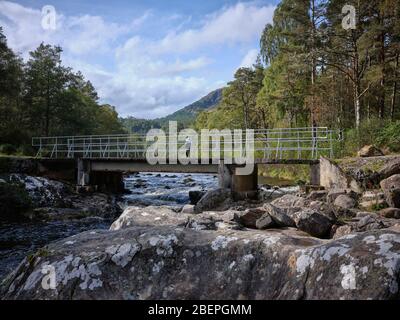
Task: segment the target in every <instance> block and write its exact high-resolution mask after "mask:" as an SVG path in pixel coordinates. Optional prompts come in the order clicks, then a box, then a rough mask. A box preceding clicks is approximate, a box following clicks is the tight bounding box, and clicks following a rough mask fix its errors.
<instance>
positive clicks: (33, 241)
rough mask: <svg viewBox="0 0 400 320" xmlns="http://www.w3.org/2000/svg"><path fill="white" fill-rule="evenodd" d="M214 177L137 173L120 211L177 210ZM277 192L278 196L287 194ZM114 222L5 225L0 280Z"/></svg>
mask: <svg viewBox="0 0 400 320" xmlns="http://www.w3.org/2000/svg"><path fill="white" fill-rule="evenodd" d="M259 182H260V184H269V185H288V184H289V185H290V184H291V182H290V181H282V180H279V179H272V178H265V177H259ZM217 185H218V179H217V176H216V175H209V174H182V173H168V174H166V173H161V174H159V173H138V174H135V175H130V176H127V177H125V188H126V189H128V190H129V191H130V193H129V194H126V195H124V196H123V197H122V199H121V201H120V205H121V207H123V208H124V207H126V206H129V205H136V206H149V205H153V206H154V205H155V206H161V205H162V206H169V207H171V208H174V209H176V210H179V209H180V208H181V207H183V206H184V205H185V204H188V203H189V202H190V201H189V191H191V190H204V191H206V190H210V189H213V188H216V187H217ZM291 189H292V188H280V189H279V190H278V192H281V193H286V192H290V191H292V190H291ZM112 222H113V220H105V219H102V218H98V217H89V218H84V219H80V220H65V221H49V222H24V223H21V222H19V223H7V224H1V225H0V279H2V278H3V277H4V276H6V275H7V274H8V273H9V272H10V271H12V270H13V269H15V268H16V267H17V266H18V264H19V263H20V262H21V261H22V259H23V258H24V257H25V256H27V255H29V254H31V253H34V252H35V251H36V250H37V249H38V248H40V247H42V246H44V245H46V244H48V243H50V242H52V241H54V240H57V239H61V238H66V237H69V236H72V235H74V234H77V233H80V232H83V231H87V230H92V229H108V228H109V227H110V225H111V223H112Z"/></svg>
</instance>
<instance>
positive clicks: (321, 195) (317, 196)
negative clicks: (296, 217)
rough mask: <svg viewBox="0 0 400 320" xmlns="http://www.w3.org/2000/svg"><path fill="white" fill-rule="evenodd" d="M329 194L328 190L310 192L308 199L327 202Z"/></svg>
mask: <svg viewBox="0 0 400 320" xmlns="http://www.w3.org/2000/svg"><path fill="white" fill-rule="evenodd" d="M327 194H328V191H327V190H314V191H311V192H310V194H309V195H308V196H307V199H308V200H321V201H325V200H326V196H327Z"/></svg>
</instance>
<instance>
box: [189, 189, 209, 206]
mask: <svg viewBox="0 0 400 320" xmlns="http://www.w3.org/2000/svg"><path fill="white" fill-rule="evenodd" d="M205 194H206V192H205V191H200V190H192V191H189V199H190V204H193V205H195V204H197V202H199V200H200V199H201V197H203V196H204V195H205Z"/></svg>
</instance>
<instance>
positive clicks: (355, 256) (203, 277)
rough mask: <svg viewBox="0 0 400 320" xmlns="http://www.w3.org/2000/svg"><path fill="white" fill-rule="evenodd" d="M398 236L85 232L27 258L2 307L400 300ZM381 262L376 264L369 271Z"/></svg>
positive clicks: (165, 229) (160, 229) (163, 229)
mask: <svg viewBox="0 0 400 320" xmlns="http://www.w3.org/2000/svg"><path fill="white" fill-rule="evenodd" d="M399 252H400V233H399V232H396V231H393V230H376V231H369V232H365V233H360V234H354V235H349V236H344V237H342V238H340V239H337V240H329V241H328V240H320V239H315V238H312V237H309V236H306V235H304V234H303V233H301V232H296V231H294V230H286V231H281V232H277V231H276V230H271V231H268V230H262V231H258V230H251V231H248V229H247V230H246V231H240V230H216V231H197V230H193V229H187V228H178V227H176V226H157V227H131V228H126V229H121V230H117V231H106V230H98V231H88V232H84V233H81V234H78V235H75V236H73V237H70V238H67V239H64V240H61V241H57V242H54V243H51V244H50V245H48V246H47V247H44V248H42V249H40V250H39V251H38V252H37V253H36V254H34V255H31V256H30V257H29V258H26V259H25V260H24V261H22V263H21V264H20V265H19V267H18V268H17V269H16V270H15V271H14V272H13V273H11V274H10V275H9V276H8V277H7V278H6V279H5V281H4V282H3V283H2V287H1V290H0V291H1V293H0V294H1V296H2V298H3V299H41V300H42V299H43V300H45V299H68V300H70V299H74V300H75V299H213V300H222V299H224V300H225V299H296V300H300V299H313V300H314V299H335V300H339V299H341V300H342V299H349V300H353V299H363V300H364V299H396V298H397V299H398V298H399V297H400V294H399V284H400V283H399V282H400V281H399V279H400V254H399ZM372 262H374V263H372Z"/></svg>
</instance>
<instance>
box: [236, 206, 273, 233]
mask: <svg viewBox="0 0 400 320" xmlns="http://www.w3.org/2000/svg"><path fill="white" fill-rule="evenodd" d="M265 212H266V211H265V209H264V208H249V209H246V210H245V211H239V212H237V213H235V217H234V219H235V221H237V222H239V223H241V224H242V225H244V226H245V227H247V228H254V229H255V228H256V222H257V220H258V219H260V218H261V217H262V216H263V215H264V214H265Z"/></svg>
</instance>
